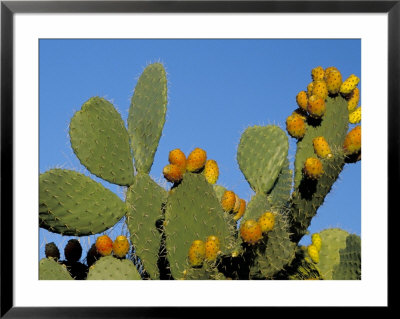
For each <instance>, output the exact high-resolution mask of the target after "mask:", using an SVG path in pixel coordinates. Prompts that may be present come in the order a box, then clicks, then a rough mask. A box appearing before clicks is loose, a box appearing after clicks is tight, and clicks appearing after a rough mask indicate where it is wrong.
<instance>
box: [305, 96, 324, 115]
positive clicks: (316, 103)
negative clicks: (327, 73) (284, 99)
mask: <svg viewBox="0 0 400 319" xmlns="http://www.w3.org/2000/svg"><path fill="white" fill-rule="evenodd" d="M307 110H308V113H309V114H310V116H311V117H314V118H320V117H322V116H323V115H324V114H325V111H326V105H325V100H324V99H323V98H321V97H320V96H318V95H311V96H310V98H309V99H308V106H307Z"/></svg>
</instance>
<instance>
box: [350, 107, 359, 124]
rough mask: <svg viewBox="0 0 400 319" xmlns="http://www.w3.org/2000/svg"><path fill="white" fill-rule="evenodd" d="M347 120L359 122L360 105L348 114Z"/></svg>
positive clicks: (352, 122)
mask: <svg viewBox="0 0 400 319" xmlns="http://www.w3.org/2000/svg"><path fill="white" fill-rule="evenodd" d="M349 122H350V123H351V124H357V123H360V122H361V106H360V107H358V108H356V109H355V110H354V111H353V112H351V113H350V114H349Z"/></svg>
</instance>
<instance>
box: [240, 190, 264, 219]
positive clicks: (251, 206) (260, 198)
mask: <svg viewBox="0 0 400 319" xmlns="http://www.w3.org/2000/svg"><path fill="white" fill-rule="evenodd" d="M270 208H271V205H270V204H269V202H268V199H267V196H266V195H264V194H255V195H253V197H252V198H251V199H250V201H249V203H248V204H247V207H246V211H245V213H244V215H243V220H242V222H243V223H244V222H245V221H246V220H250V219H254V220H258V218H260V216H261V215H262V214H264V213H265V212H266V211H268V210H269V209H270Z"/></svg>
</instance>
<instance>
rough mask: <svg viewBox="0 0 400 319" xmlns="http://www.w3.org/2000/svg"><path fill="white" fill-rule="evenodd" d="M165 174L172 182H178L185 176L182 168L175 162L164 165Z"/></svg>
mask: <svg viewBox="0 0 400 319" xmlns="http://www.w3.org/2000/svg"><path fill="white" fill-rule="evenodd" d="M163 175H164V177H165V179H166V180H167V181H169V182H171V183H177V182H179V181H180V180H182V178H183V173H182V170H181V168H180V167H179V166H178V165H175V164H168V165H166V166H164V168H163Z"/></svg>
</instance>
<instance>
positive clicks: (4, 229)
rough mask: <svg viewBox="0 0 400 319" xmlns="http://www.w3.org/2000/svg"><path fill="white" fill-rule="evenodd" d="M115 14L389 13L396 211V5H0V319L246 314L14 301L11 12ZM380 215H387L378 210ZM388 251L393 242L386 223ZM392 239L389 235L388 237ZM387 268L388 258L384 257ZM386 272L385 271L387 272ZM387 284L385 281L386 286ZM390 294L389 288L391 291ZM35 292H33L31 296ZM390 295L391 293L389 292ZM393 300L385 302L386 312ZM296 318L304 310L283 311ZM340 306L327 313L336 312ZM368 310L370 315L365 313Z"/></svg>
mask: <svg viewBox="0 0 400 319" xmlns="http://www.w3.org/2000/svg"><path fill="white" fill-rule="evenodd" d="M118 12H136V13H142V12H143V13H144V12H162V13H189V12H195V13H200V12H209V13H211V12H220V13H222V12H231V13H234V12H246V13H255V12H268V13H387V14H388V35H389V38H388V98H389V100H388V107H389V110H388V111H389V116H388V136H389V138H388V150H389V151H388V169H389V172H390V174H389V172H388V198H387V199H388V212H387V214H388V219H389V218H390V216H389V211H392V212H393V213H396V211H395V209H396V208H397V202H396V201H395V200H396V198H397V197H398V195H397V187H396V186H397V185H398V183H399V152H400V148H399V144H400V136H399V131H400V126H399V124H398V120H399V118H400V117H399V110H400V93H399V92H400V63H399V61H400V50H399V48H400V32H399V31H400V1H399V0H396V1H362V0H360V1H1V176H0V177H1V219H0V223H1V224H0V227H1V228H0V234H1V238H0V271H1V279H0V297H1V307H0V310H1V311H0V317H1V318H3V317H4V318H128V317H129V318H132V317H137V318H144V317H149V318H150V317H151V318H153V317H155V318H159V317H165V318H180V317H189V318H190V317H192V316H193V315H196V316H201V315H203V316H207V315H209V314H212V315H213V316H226V315H229V313H232V314H235V316H238V315H243V316H247V315H248V311H249V309H246V308H228V309H227V308H225V307H218V308H213V309H210V308H209V307H207V308H197V309H193V308H191V307H182V308H178V307H162V308H161V307H160V308H158V307H154V308H144V307H123V308H114V307H86V308H82V307H64V308H63V307H56V308H53V307H51V308H46V307H37V308H23V307H14V303H13V294H14V290H13V245H11V244H10V238H12V237H13V216H12V215H13V214H12V212H13V161H14V158H13V17H14V14H15V13H118ZM381 213H382V214H384V213H385V212H381ZM388 225H389V226H388V234H389V236H388V247H389V250H390V247H391V245H390V243H393V241H394V238H392V240H391V237H390V234H393V232H391V231H390V227H395V226H394V225H395V224H394V223H393V222H392V223H390V222H389V223H388ZM392 237H393V236H392ZM388 258H389V260H388V262H389V263H388V265H390V261H391V260H390V255H389V254H388ZM388 271H389V269H388ZM389 286H390V280H389V281H388V287H389ZM389 290H390V289H389ZM32 293H34V292H32ZM388 296H389V294H388ZM390 301H391V298H390V297H389V298H388V307H382V308H381V309H383V310H388V309H390V306H391V302H390ZM287 310H289V311H292V312H293V313H296V314H297V315H301V314H306V313H309V309H307V307H290V309H287ZM336 311H339V309H338V308H336V309H335V308H334V309H331V310H330V314H333V315H334V314H335V312H336ZM368 311H371V309H369V310H368Z"/></svg>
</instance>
